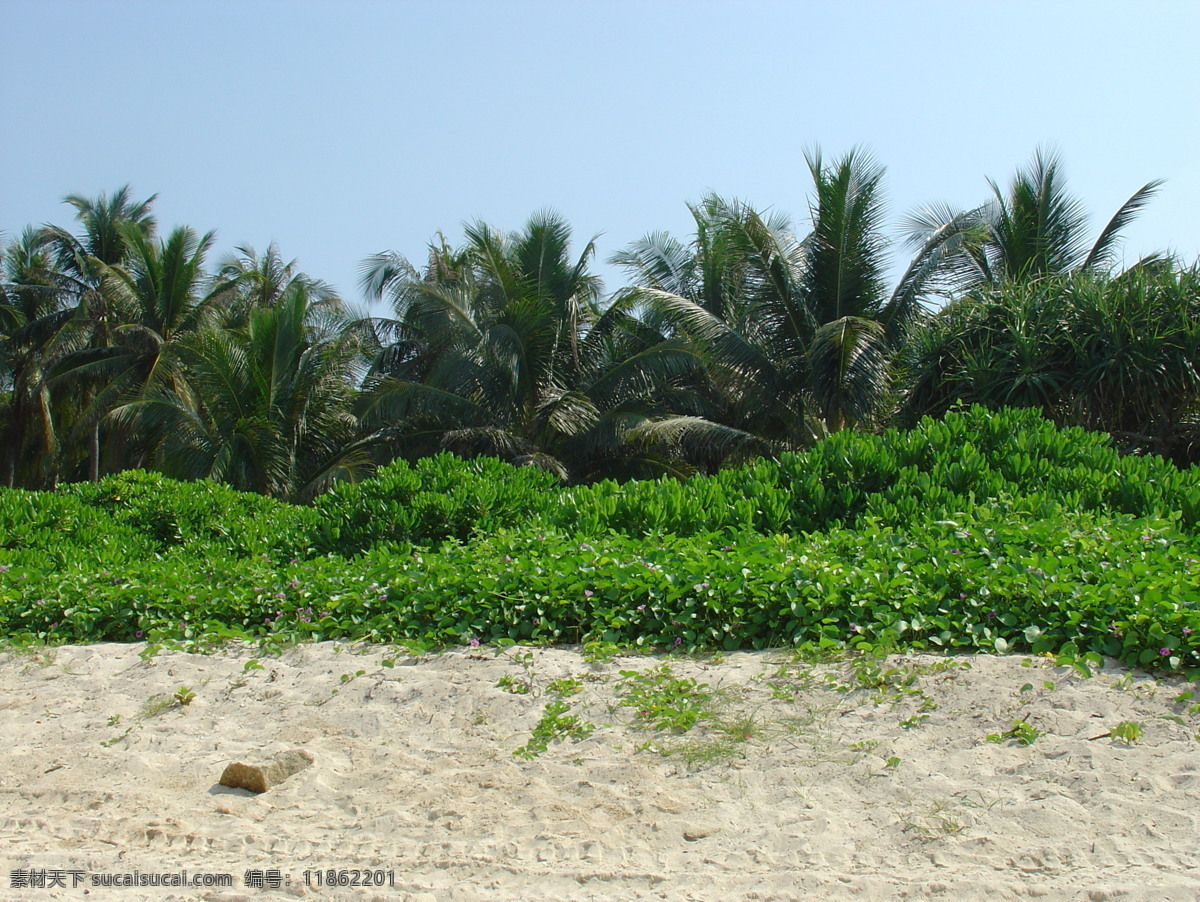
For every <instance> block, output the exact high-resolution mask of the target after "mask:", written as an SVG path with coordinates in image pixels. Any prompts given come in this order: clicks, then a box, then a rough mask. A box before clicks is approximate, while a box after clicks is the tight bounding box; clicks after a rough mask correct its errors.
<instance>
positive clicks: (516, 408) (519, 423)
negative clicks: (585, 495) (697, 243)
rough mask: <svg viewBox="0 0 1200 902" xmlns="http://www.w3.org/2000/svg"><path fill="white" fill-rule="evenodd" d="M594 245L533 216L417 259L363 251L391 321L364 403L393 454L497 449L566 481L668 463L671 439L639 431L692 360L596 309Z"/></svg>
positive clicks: (622, 307) (368, 282)
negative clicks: (573, 245)
mask: <svg viewBox="0 0 1200 902" xmlns="http://www.w3.org/2000/svg"><path fill="white" fill-rule="evenodd" d="M593 255H594V243H593V242H588V244H587V245H585V247H584V249H583V251H582V253H580V254H579V255H578V256H572V254H571V251H570V229H569V228H568V226H567V225H566V223H565V222H564V221H563V220H562V219H561V218H559V217H558V216H556V215H554V214H550V213H541V214H537V215H535V216H533V217H532V218H531V219H530V220H529V222H528V223H527V224H526V226H525V227H524V228H523V229H522V230H521V231H519V232H517V233H514V234H506V233H503V232H500V231H497V230H495V229H493V228H491V227H490V226H487V225H484V224H481V223H477V224H474V225H472V226H470V227H468V228H467V230H466V243H465V245H464V246H463V247H462V248H460V249H453V248H451V247H449V245H448V244H447V243H446V241H445V239H444V238H440V239H439V241H438V242H437V243H435V244H433V245H431V247H430V253H429V259H428V262H427V264H426V265H425V267H424V268H423V269H422V270H418V269H417V268H416V267H414V266H413V265H412V264H411V263H410V262H409V261H408V260H407V259H406V258H404V257H403V256H401V255H399V254H395V253H385V254H380V255H376V256H375V257H373V258H371V259H369V260H368V261H366V263H365V264H364V279H363V287H364V290H365V291H366V293H367V294H368V296H370V297H372V298H374V299H376V300H381V299H383V298H385V297H386V298H387V299H389V300H390V302H391V305H392V308H393V311H394V313H395V318H394V319H390V320H375V321H373V322H372V323H371V324H370V328H371V329H372V331H373V334H375V335H376V336H377V337H378V339H379V347H380V352H379V355H378V357H377V360H376V364H375V367H374V369H373V371H372V373H371V376H370V378H369V380H368V385H367V391H366V392H365V396H364V405H363V411H364V416H365V418H366V420H367V421H368V422H369V423H370V424H373V426H374V427H375V428H378V429H379V430H380V434H381V435H382V436H385V437H387V438H388V439H389V441H390V447H391V449H392V453H398V454H403V455H406V456H420V455H423V454H428V453H431V452H433V451H435V450H441V449H448V450H453V451H456V452H458V453H461V454H464V455H468V456H471V455H478V454H491V455H496V456H499V457H502V458H504V459H506V460H510V461H513V462H515V463H519V464H533V465H536V466H541V467H544V468H546V469H549V470H552V471H553V472H555V473H557V474H558V475H559V476H560V477H561V478H563V479H586V478H595V477H597V476H600V475H635V474H639V473H646V472H652V471H662V470H663V469H670V468H671V467H672V466H673V463H672V461H671V456H670V453H669V449H664V448H663V447H661V445H662V443H661V442H657V443H656V442H654V441H651V440H649V439H645V440H643V439H641V438H639V437H638V435H637V433H636V431H635V430H637V429H638V428H639V427H641V426H644V425H645V424H646V423H647V422H649V421H651V420H653V419H654V418H655V417H656V416H658V415H660V414H661V412H662V410H663V409H664V405H665V404H666V401H667V397H668V396H669V395H670V393H671V391H673V390H674V389H675V388H677V387H678V386H677V382H678V379H679V377H680V376H681V374H683V373H684V372H693V371H695V370H696V368H697V359H696V357H695V355H694V354H693V353H691V352H690V351H688V350H687V349H685V348H683V347H682V345H681V343H680V342H678V341H673V342H663V341H662V340H661V339H662V336H660V335H656V334H652V333H653V330H649V329H647V328H644V327H643V326H642V325H641V324H640V323H638V321H637V318H636V316H635V315H634V311H633V310H632V306H631V304H630V303H628V302H627V303H618V304H614V305H612V306H610V307H608V308H607V309H603V310H602V309H601V307H600V304H599V298H600V291H601V285H600V281H599V279H598V278H597V277H596V276H595V275H594V274H592V273H591V272H590V271H589V268H588V267H589V263H590V261H591V259H592V257H593Z"/></svg>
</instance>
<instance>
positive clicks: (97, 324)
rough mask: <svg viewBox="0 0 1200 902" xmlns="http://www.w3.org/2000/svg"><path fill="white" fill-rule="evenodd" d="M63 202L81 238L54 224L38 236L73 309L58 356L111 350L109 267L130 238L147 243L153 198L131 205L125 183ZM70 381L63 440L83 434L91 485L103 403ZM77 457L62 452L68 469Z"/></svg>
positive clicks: (113, 310) (94, 388) (89, 387)
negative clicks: (93, 195)
mask: <svg viewBox="0 0 1200 902" xmlns="http://www.w3.org/2000/svg"><path fill="white" fill-rule="evenodd" d="M64 200H65V202H66V203H68V204H70V205H71V206H73V207H74V208H75V211H76V213H75V218H76V220H77V221H78V222H79V223H80V224H81V225H82V227H83V230H82V232H81V234H80V235H78V236H76V235H72V234H71V233H70V232H68V231H67V230H65V229H62V228H60V227H58V226H45V227H44V228H43V230H42V232H41V235H42V241H43V242H44V243H45V245H46V247H47V248H48V250H49V253H50V254H51V255H52V258H53V259H54V267H55V271H56V273H57V282H58V289H59V290H60V291H61V292H62V294H63V298H64V301H63V303H64V304H65V305H66V306H68V307H70V308H72V309H73V310H74V318H73V322H72V323H71V324H70V326H69V327H67V328H65V329H64V330H63V332H62V333H61V335H60V340H61V346H60V353H61V354H62V357H65V356H66V355H67V354H68V353H70V352H72V351H80V350H83V349H90V350H92V351H103V350H105V349H108V348H110V347H112V345H113V343H114V331H115V330H116V328H117V327H118V326H119V325H120V324H121V318H120V314H119V312H118V307H119V304H118V302H117V299H116V298H115V293H116V292H117V291H118V290H119V289H120V282H119V280H117V279H115V278H114V275H113V269H112V268H113V267H116V266H119V265H120V264H122V263H123V262H124V261H125V260H126V258H127V256H128V253H129V238H130V236H132V235H138V236H140V237H141V238H144V239H149V238H150V237H151V236H153V234H154V230H155V227H156V222H155V219H154V217H153V215H152V214H151V212H150V208H151V206H152V204H153V203H154V200H155V196H151V197H149V198H147V199H146V200H143V201H140V202H135V201H133V200H132V199H131V194H130V190H129V187H128V186H127V185H126V186H123V187H121V188H119V189H117V190H116V191H115V192H113V193H112V194H111V195H106V194H101V195H100V196H99V197H98V198H95V199H90V198H85V197H81V196H79V195H69V196H67V197H66V198H65V199H64ZM60 359H61V358H60ZM70 381H71V383H72V384H71V385H70V386H69V394H70V396H71V399H72V401H73V402H74V403H73V404H72V405H71V408H72V415H71V416H70V417H68V418H67V419H68V420H69V424H70V428H69V429H67V430H65V432H66V438H67V439H69V440H70V441H72V442H75V441H78V440H79V439H80V438H83V437H84V436H85V435H86V452H85V457H86V461H87V464H86V475H87V478H89V479H91V480H93V481H94V480H96V479H98V478H99V476H100V469H101V446H102V441H101V433H102V431H103V424H102V420H103V418H104V415H105V413H106V410H105V408H104V407H103V406H102V405H98V404H96V403H95V398H96V395H97V394H98V393H99V392H100V390H101V386H100V384H99V383H98V382H91V381H89V380H86V379H85V380H79V379H73V380H70ZM75 456H76V455H75V453H73V452H71V451H65V452H64V454H63V457H65V458H66V460H64V465H66V466H70V465H71V464H72V462H73V458H74V457H75Z"/></svg>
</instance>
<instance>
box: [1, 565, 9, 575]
mask: <svg viewBox="0 0 1200 902" xmlns="http://www.w3.org/2000/svg"><path fill="white" fill-rule="evenodd" d="M7 572H8V564H0V573H7Z"/></svg>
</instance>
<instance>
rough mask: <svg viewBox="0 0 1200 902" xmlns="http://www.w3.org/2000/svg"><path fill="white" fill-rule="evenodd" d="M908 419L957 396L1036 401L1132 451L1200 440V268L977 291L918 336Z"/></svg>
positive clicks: (908, 360) (910, 360)
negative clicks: (1107, 436) (1098, 431)
mask: <svg viewBox="0 0 1200 902" xmlns="http://www.w3.org/2000/svg"><path fill="white" fill-rule="evenodd" d="M903 365H904V379H905V381H906V383H907V384H908V386H909V390H908V393H907V395H906V398H905V403H904V405H903V408H902V412H903V414H904V416H903V421H904V422H906V423H912V422H914V421H915V420H916V419H918V418H919V417H921V416H924V415H935V416H936V415H940V414H941V413H944V412H945V411H946V410H948V409H949V408H950V407H951V406H953V405H954V404H957V403H963V404H972V403H981V404H985V405H988V406H991V407H1002V406H1011V407H1034V408H1036V409H1038V410H1040V411H1041V412H1042V413H1043V414H1044V415H1045V416H1047V417H1048V418H1050V419H1052V420H1054V421H1055V422H1057V423H1059V424H1061V425H1076V426H1083V427H1085V428H1088V429H1093V430H1100V431H1105V432H1108V433H1110V434H1111V435H1112V436H1113V437H1114V439H1115V440H1116V441H1118V442H1119V443H1120V444H1121V445H1123V446H1124V447H1126V448H1129V449H1138V450H1144V451H1154V452H1157V453H1160V454H1164V455H1169V456H1173V457H1175V458H1176V459H1177V460H1180V461H1181V462H1183V461H1188V460H1193V459H1195V458H1196V457H1197V450H1196V449H1197V448H1198V447H1200V442H1198V439H1200V421H1198V414H1200V407H1198V401H1200V270H1198V269H1197V268H1196V267H1192V268H1190V269H1181V268H1178V267H1173V266H1165V265H1163V266H1157V267H1146V266H1141V267H1134V268H1132V269H1130V270H1128V271H1127V272H1125V273H1122V274H1120V275H1119V276H1110V275H1104V274H1099V273H1092V272H1086V271H1082V272H1075V273H1069V274H1066V275H1058V276H1048V277H1044V278H1041V279H1038V280H1033V281H1012V282H1006V283H1004V284H1002V285H999V286H996V287H985V288H980V289H977V290H976V291H974V292H972V293H971V294H969V295H967V296H965V297H964V298H962V299H960V300H959V301H957V302H955V303H953V304H951V305H949V306H947V307H946V308H945V309H944V310H942V311H941V312H940V313H939V314H938V315H937V316H935V317H933V318H932V319H931V321H930V322H929V323H928V324H927V325H926V326H925V327H924V328H923V329H921V330H918V331H917V332H915V333H914V335H913V336H912V340H911V342H910V344H909V346H908V348H907V349H906V353H905V355H904V359H903Z"/></svg>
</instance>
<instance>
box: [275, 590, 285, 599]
mask: <svg viewBox="0 0 1200 902" xmlns="http://www.w3.org/2000/svg"><path fill="white" fill-rule="evenodd" d="M275 597H276V598H278V599H279V600H280V601H283V599H285V598H287V596H286V595H284V594H283V593H282V592H276V593H275Z"/></svg>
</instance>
